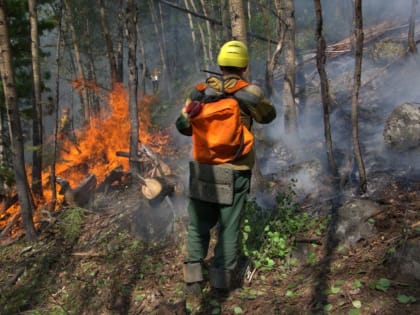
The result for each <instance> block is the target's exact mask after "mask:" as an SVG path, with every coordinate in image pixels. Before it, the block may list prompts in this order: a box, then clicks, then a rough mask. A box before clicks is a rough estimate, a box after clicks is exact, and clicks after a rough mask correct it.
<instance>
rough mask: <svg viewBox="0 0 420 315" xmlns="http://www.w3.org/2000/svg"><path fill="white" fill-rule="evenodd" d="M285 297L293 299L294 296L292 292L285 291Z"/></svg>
mask: <svg viewBox="0 0 420 315" xmlns="http://www.w3.org/2000/svg"><path fill="white" fill-rule="evenodd" d="M285 296H287V297H294V296H295V292H293V291H292V290H287V291H286V294H285Z"/></svg>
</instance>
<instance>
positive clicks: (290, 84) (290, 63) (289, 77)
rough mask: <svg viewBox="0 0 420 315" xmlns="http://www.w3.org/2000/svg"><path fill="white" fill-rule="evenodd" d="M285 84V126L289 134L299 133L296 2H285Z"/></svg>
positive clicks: (288, 0)
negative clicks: (296, 91) (296, 97)
mask: <svg viewBox="0 0 420 315" xmlns="http://www.w3.org/2000/svg"><path fill="white" fill-rule="evenodd" d="M283 3H284V11H283V12H284V21H285V24H286V30H285V33H284V63H285V65H284V67H285V69H284V83H283V105H284V126H285V130H286V132H287V133H297V110H296V103H295V89H296V53H295V4H294V0H284V1H283Z"/></svg>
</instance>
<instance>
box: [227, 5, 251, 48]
mask: <svg viewBox="0 0 420 315" xmlns="http://www.w3.org/2000/svg"><path fill="white" fill-rule="evenodd" d="M229 12H230V24H231V27H232V38H233V39H236V40H239V41H241V42H243V43H245V44H246V45H247V43H248V40H247V37H246V34H247V33H246V22H245V12H244V4H243V2H242V0H230V10H229Z"/></svg>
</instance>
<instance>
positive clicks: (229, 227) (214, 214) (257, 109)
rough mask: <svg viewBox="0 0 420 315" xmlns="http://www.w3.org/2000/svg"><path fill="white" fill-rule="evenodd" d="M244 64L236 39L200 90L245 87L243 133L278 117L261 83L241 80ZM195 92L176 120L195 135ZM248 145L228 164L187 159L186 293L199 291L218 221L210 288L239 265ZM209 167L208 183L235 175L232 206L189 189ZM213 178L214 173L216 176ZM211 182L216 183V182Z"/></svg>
mask: <svg viewBox="0 0 420 315" xmlns="http://www.w3.org/2000/svg"><path fill="white" fill-rule="evenodd" d="M248 62H249V57H248V50H247V47H246V45H245V44H244V43H242V42H240V41H229V42H226V43H225V44H224V45H223V46H222V47H221V49H220V51H219V54H218V57H217V63H218V66H219V68H220V70H221V71H222V77H221V78H217V77H210V78H209V79H207V80H206V85H207V86H208V87H209V88H206V89H205V90H204V91H201V92H202V94H209V93H210V90H212V91H213V92H214V91H217V92H222V87H223V88H224V90H225V91H227V90H229V91H235V90H236V88H235V86H236V85H239V84H242V86H244V85H246V86H245V87H243V88H240V89H239V90H238V91H237V92H236V93H235V94H234V97H235V99H237V100H238V102H239V104H240V108H241V113H240V114H241V118H242V123H243V125H244V126H245V127H246V129H247V131H251V125H252V123H253V121H254V120H255V121H256V122H258V123H261V124H268V123H270V122H272V121H273V120H274V119H275V117H276V110H275V107H274V106H273V105H272V103H271V102H270V101H269V100H268V99H267V98H266V97H265V95H264V93H263V91H262V89H261V88H260V87H259V86H256V85H253V84H249V83H247V82H246V81H245V80H244V79H243V74H244V72H245V71H246V69H247V67H248ZM244 82H246V83H244ZM199 85H200V84H198V85H197V86H199ZM207 92H209V93H207ZM197 93H198V92H197V88H194V89H193V92H191V94H190V97H189V98H187V100H186V102H185V106H184V108H183V109H182V111H181V114H180V116H179V117H178V118H177V120H176V127H177V129H178V131H179V132H180V133H182V134H183V135H187V136H191V135H192V136H193V139H194V134H193V133H194V128H192V120H191V119H192V118H191V117H192V116H191V114H192V113H194V114H193V115H199V112H200V108H199V105H198V107H195V106H193V108H191V104H193V105H194V104H195V103H197V104H199V103H198V102H193V100H194V99H195V97H196V94H197ZM198 94H200V93H198ZM210 94H211V93H210ZM211 105H212V104H209V106H211ZM204 106H206V105H204ZM252 144H253V142H252ZM252 144H251V146H250V148H251V149H250V150H249V152H248V153H246V154H244V156H241V157H240V158H239V159H234V160H233V161H230V162H226V163H220V164H216V165H210V166H209V165H205V164H202V163H196V161H191V162H190V165H193V166H190V199H189V204H188V214H189V225H188V236H187V252H186V256H185V258H184V264H183V273H184V282H185V293H186V294H193V295H195V294H200V293H201V290H202V288H203V285H204V284H205V283H204V278H203V260H204V259H205V258H206V256H207V252H208V249H209V241H210V230H211V229H212V228H213V227H215V226H216V225H218V240H217V243H216V246H215V250H214V259H213V261H212V263H211V266H210V268H209V273H208V275H209V281H210V285H211V287H212V288H213V289H216V290H217V291H223V292H226V291H227V292H228V291H229V290H230V289H232V288H233V285H234V283H233V282H232V275H233V274H234V271H235V268H236V267H237V264H238V254H239V253H238V251H239V235H240V224H241V218H242V215H243V211H244V207H245V202H246V199H247V195H248V193H249V190H250V181H251V170H252V168H253V165H254V162H255V157H254V148H253V145H252ZM193 147H194V141H193ZM208 167H212V168H213V170H214V173H212V172H211V173H212V174H210V176H209V177H210V179H209V178H207V179H206V180H208V181H211V180H212V179H211V177H212V176H213V175H214V174H216V173H217V172H220V170H222V173H223V172H225V173H226V171H227V170H229V172H231V173H232V174H233V175H232V178H233V180H232V187H231V189H232V191H230V192H229V193H231V194H232V196H233V197H232V202H231V204H229V203H227V204H226V202H225V201H223V203H221V199H220V197H221V196H220V195H219V196H216V195H215V196H213V197H211V196H210V198H207V199H205V198H201V197H200V196H197V195H196V196H194V193H192V190H194V189H195V188H196V187H191V186H192V185H191V183H196V182H197V183H199V184H198V185H200V181H195V180H196V179H197V178H194V177H197V176H202V175H203V174H205V173H206V172H208V170H207V168H208ZM205 169H206V170H205ZM192 171H193V172H192ZM193 173H194V174H193ZM197 174H201V175H197ZM213 177H214V178H216V177H217V176H215V175H214V176H213ZM222 177H223V176H222ZM199 180H200V179H199ZM215 181H216V180H215ZM207 184H208V183H206V185H207ZM214 184H215V185H217V184H218V183H214ZM194 186H195V184H194ZM210 190H211V189H210ZM222 197H223V196H222ZM212 198H213V199H212Z"/></svg>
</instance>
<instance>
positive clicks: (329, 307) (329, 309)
mask: <svg viewBox="0 0 420 315" xmlns="http://www.w3.org/2000/svg"><path fill="white" fill-rule="evenodd" d="M332 309H333V306H332V304H327V305H325V306H324V311H326V312H329V311H331V310H332Z"/></svg>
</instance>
